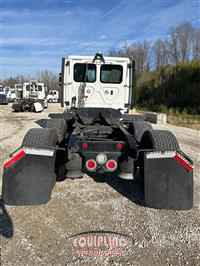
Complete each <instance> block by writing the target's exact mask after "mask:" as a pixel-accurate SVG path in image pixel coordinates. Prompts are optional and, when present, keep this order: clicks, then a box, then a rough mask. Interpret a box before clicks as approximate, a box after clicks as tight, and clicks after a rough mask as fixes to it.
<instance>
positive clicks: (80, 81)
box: [2, 54, 193, 210]
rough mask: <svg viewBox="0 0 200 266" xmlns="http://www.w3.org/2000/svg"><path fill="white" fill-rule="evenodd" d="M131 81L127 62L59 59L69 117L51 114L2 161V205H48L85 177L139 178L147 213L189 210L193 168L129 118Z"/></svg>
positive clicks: (166, 135) (169, 140) (167, 137)
mask: <svg viewBox="0 0 200 266" xmlns="http://www.w3.org/2000/svg"><path fill="white" fill-rule="evenodd" d="M134 76H135V75H134V62H130V60H129V59H124V58H103V57H102V55H101V54H97V55H96V56H95V58H92V57H74V56H73V57H68V58H64V59H63V60H62V73H61V79H60V83H61V86H62V105H65V107H66V111H64V113H55V114H50V115H49V116H50V119H47V120H45V122H44V123H43V124H42V128H36V129H30V130H29V131H28V132H27V134H26V135H25V137H24V139H23V141H22V145H21V147H20V149H19V150H18V151H16V152H15V153H14V154H12V155H11V158H9V159H8V160H7V161H6V162H5V164H4V174H3V190H2V195H3V199H4V201H5V203H6V204H11V205H36V204H45V203H47V202H48V201H49V200H50V198H51V193H52V190H53V187H54V185H55V183H56V181H61V180H62V181H64V180H65V182H67V179H68V178H73V179H76V178H81V177H83V176H84V174H85V173H86V174H88V175H90V176H91V177H94V176H96V175H98V176H103V175H108V176H109V178H120V179H125V180H127V182H133V180H134V179H137V180H138V182H140V184H141V186H142V188H143V191H144V200H145V202H146V205H147V206H149V207H152V208H163V209H176V210H188V209H191V208H192V205H193V162H192V161H191V159H190V158H188V157H187V155H185V154H184V153H183V152H182V151H181V149H180V147H179V144H178V142H177V140H176V137H175V136H174V135H173V134H172V133H171V132H169V131H165V130H153V128H152V126H151V124H150V123H148V122H147V121H145V118H144V117H141V116H137V115H128V114H126V112H128V110H129V109H130V108H131V107H132V100H133V85H134V82H133V81H134ZM94 103H95V104H94ZM94 105H95V106H94ZM121 109H122V110H123V111H124V112H122V110H121Z"/></svg>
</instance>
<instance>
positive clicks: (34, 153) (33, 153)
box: [22, 148, 54, 156]
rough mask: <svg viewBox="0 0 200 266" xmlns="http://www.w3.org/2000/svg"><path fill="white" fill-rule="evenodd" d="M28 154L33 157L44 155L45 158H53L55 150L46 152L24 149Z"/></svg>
mask: <svg viewBox="0 0 200 266" xmlns="http://www.w3.org/2000/svg"><path fill="white" fill-rule="evenodd" d="M22 150H24V151H25V153H26V154H31V155H43V156H53V154H54V150H45V149H35V148H34V149H33V148H22Z"/></svg>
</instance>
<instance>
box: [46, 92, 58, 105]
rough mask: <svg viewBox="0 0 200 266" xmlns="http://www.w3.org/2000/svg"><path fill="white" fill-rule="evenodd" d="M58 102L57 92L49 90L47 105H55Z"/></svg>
mask: <svg viewBox="0 0 200 266" xmlns="http://www.w3.org/2000/svg"><path fill="white" fill-rule="evenodd" d="M58 100H59V93H58V91H57V90H49V91H48V93H47V101H48V102H49V103H57V102H58Z"/></svg>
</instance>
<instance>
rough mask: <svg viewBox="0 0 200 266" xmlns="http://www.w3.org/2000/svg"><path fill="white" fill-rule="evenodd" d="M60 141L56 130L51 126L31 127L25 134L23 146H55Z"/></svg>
mask: <svg viewBox="0 0 200 266" xmlns="http://www.w3.org/2000/svg"><path fill="white" fill-rule="evenodd" d="M57 141H58V138H57V133H56V130H54V129H50V128H31V129H29V131H28V132H27V133H26V135H25V136H24V139H23V141H22V146H23V147H32V148H53V147H55V145H56V143H57Z"/></svg>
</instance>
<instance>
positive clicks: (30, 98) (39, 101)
mask: <svg viewBox="0 0 200 266" xmlns="http://www.w3.org/2000/svg"><path fill="white" fill-rule="evenodd" d="M16 85H18V87H19V84H16ZM17 99H18V100H17V101H15V102H14V103H13V105H12V109H13V110H14V111H15V112H23V111H30V112H41V111H43V109H44V108H47V106H48V103H47V100H46V87H45V84H44V83H39V82H38V81H37V80H30V81H29V82H25V83H23V85H22V88H20V89H18V90H17Z"/></svg>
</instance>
